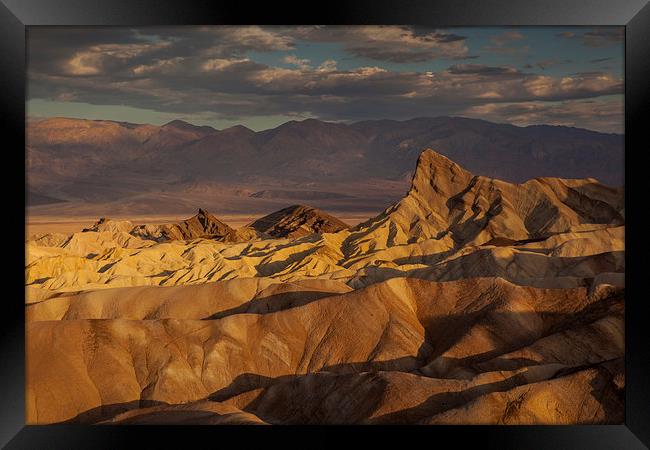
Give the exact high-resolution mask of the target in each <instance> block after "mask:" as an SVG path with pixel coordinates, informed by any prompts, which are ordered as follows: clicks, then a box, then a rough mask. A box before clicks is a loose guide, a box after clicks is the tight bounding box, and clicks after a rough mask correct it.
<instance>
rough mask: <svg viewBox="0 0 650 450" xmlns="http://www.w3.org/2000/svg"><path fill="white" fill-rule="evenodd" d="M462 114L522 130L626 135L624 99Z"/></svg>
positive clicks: (499, 106) (494, 107)
mask: <svg viewBox="0 0 650 450" xmlns="http://www.w3.org/2000/svg"><path fill="white" fill-rule="evenodd" d="M462 114H463V115H465V116H467V117H475V118H483V119H487V120H492V121H495V122H507V123H512V124H515V125H519V126H528V125H535V124H548V125H563V126H571V127H580V128H591V129H597V130H601V131H604V132H610V133H623V131H624V130H623V114H624V113H623V102H622V100H621V99H616V100H580V101H571V102H569V101H565V102H561V103H544V102H522V103H487V104H484V105H477V106H472V107H470V108H467V109H466V110H465V111H463V113H462Z"/></svg>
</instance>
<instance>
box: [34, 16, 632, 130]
mask: <svg viewBox="0 0 650 450" xmlns="http://www.w3.org/2000/svg"><path fill="white" fill-rule="evenodd" d="M623 51H624V49H623V29H622V28H621V27H598V28H596V27H509V28H503V27H481V28H478V27H472V28H447V29H423V28H419V27H418V28H411V27H408V26H388V27H376V26H364V27H351V26H345V27H329V26H328V27H312V26H306V27H170V28H141V29H133V28H101V29H99V28H79V27H39V28H31V29H29V30H28V99H29V100H28V103H27V112H28V115H29V116H31V117H35V118H41V117H52V116H65V117H78V118H88V119H109V120H124V121H130V122H136V123H153V124H162V123H165V122H168V121H170V120H173V119H176V118H180V119H183V120H187V121H189V122H192V123H196V124H201V125H212V126H214V127H216V128H226V127H229V126H232V125H236V124H243V125H245V126H248V127H249V128H252V129H255V130H259V129H265V128H270V127H274V126H277V125H279V124H281V123H283V122H285V121H287V120H296V119H298V120H299V119H305V118H319V119H323V120H332V121H346V122H351V121H356V120H366V119H384V118H391V119H401V120H403V119H408V118H412V117H422V116H438V115H457V116H466V117H476V118H482V119H486V120H492V121H496V122H505V123H512V124H515V125H529V124H538V123H548V124H554V125H567V126H578V127H584V128H589V129H594V130H598V131H603V132H622V129H623V128H622V127H623V107H622V105H623V81H622V80H623V63H624V60H623V57H624V54H623Z"/></svg>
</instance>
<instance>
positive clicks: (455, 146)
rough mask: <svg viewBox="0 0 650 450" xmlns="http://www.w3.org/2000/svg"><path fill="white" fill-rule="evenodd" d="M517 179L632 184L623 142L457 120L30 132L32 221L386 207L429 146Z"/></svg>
mask: <svg viewBox="0 0 650 450" xmlns="http://www.w3.org/2000/svg"><path fill="white" fill-rule="evenodd" d="M428 147H430V148H435V149H436V150H437V151H438V152H439V153H440V154H442V155H445V156H447V157H449V158H451V159H452V160H454V161H455V162H457V163H459V164H461V165H462V166H464V167H466V168H467V169H468V170H470V171H472V172H473V173H476V174H479V175H483V176H488V177H493V178H499V179H503V180H506V181H510V182H517V183H519V182H523V181H526V180H528V179H532V178H536V177H562V178H587V177H591V178H595V179H597V180H599V181H600V182H602V183H605V184H608V185H610V186H613V187H616V186H622V185H623V182H624V176H623V160H624V146H623V136H622V135H616V134H602V133H597V132H593V131H588V130H584V129H577V128H567V127H556V126H545V125H542V126H529V127H517V126H513V125H505V124H496V123H491V122H487V121H483V120H475V119H466V118H459V117H437V118H420V119H412V120H407V121H391V120H375V121H364V122H357V123H352V124H344V123H331V122H323V121H319V120H315V119H308V120H303V121H300V122H297V121H290V122H287V123H285V124H283V125H280V126H278V127H276V128H274V129H270V130H264V131H259V132H255V131H252V130H250V129H248V128H245V127H243V126H235V127H232V128H228V129H224V130H216V129H213V128H211V127H208V126H200V127H199V126H194V125H191V124H189V123H186V122H182V121H179V120H175V121H172V122H170V123H167V124H165V125H162V126H154V125H136V124H130V123H124V122H112V121H101V120H98V121H95V120H80V119H65V118H52V119H45V120H32V121H30V122H29V123H28V126H27V181H28V192H27V204H28V205H30V214H34V215H48V214H49V215H52V214H65V215H68V216H69V215H88V216H95V217H96V216H99V215H103V214H110V215H123V216H124V215H134V214H153V213H156V214H167V213H173V214H178V213H182V214H187V213H189V212H191V211H195V210H196V209H197V208H199V207H205V208H208V209H210V210H213V211H215V212H217V213H221V214H223V213H241V212H243V211H245V212H246V213H251V212H255V213H257V212H264V213H269V212H272V211H274V210H277V209H280V208H281V207H286V206H288V205H290V204H295V203H303V204H310V205H311V206H315V207H318V208H323V209H327V210H330V211H352V210H354V211H372V212H377V211H381V210H382V209H384V208H385V207H387V206H389V205H390V204H391V203H393V202H395V201H397V200H399V199H400V198H401V197H402V196H403V194H404V192H405V191H406V190H407V189H408V187H409V180H410V179H411V177H412V175H413V167H414V165H415V162H416V160H417V158H418V156H419V154H420V153H421V151H422V150H423V149H424V148H428Z"/></svg>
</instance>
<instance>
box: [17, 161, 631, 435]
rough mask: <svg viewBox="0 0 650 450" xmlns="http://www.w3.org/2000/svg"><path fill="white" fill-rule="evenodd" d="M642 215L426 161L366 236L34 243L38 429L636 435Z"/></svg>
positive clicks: (247, 232) (33, 378)
mask: <svg viewBox="0 0 650 450" xmlns="http://www.w3.org/2000/svg"><path fill="white" fill-rule="evenodd" d="M624 217H625V210H624V202H623V190H622V189H615V188H611V187H608V186H606V185H604V184H601V183H599V182H598V181H596V180H595V179H591V178H586V179H560V178H536V179H533V180H530V181H527V182H525V183H522V184H514V183H509V182H505V181H500V180H497V179H493V178H488V177H484V176H475V175H473V174H472V173H470V172H469V171H467V170H465V169H463V168H462V167H460V166H459V165H458V164H456V163H454V162H453V161H451V160H449V159H447V158H446V157H444V156H442V155H440V154H438V153H436V152H434V151H433V150H425V151H424V152H423V153H422V154H421V155H420V158H419V160H418V162H417V168H416V170H415V173H414V175H413V179H412V182H411V187H410V189H409V191H408V193H407V194H406V196H405V197H404V198H402V199H401V200H400V201H398V202H397V203H395V204H394V205H393V206H390V207H389V208H387V209H386V210H385V211H384V212H382V213H381V214H379V215H378V216H376V217H374V218H372V219H370V220H367V221H365V222H363V223H360V224H356V225H355V224H354V223H346V221H345V220H341V218H337V217H334V215H333V214H327V213H325V212H322V211H319V210H317V209H314V208H310V207H306V206H300V205H297V206H291V207H287V208H284V209H282V210H280V211H278V212H277V213H273V214H270V215H268V216H266V217H263V218H259V219H257V220H255V221H251V223H249V224H247V225H246V226H241V227H237V228H235V227H230V226H228V225H227V224H226V223H224V222H222V221H221V220H219V219H220V218H219V217H216V216H214V215H212V214H210V213H209V212H208V211H205V210H200V211H199V212H198V214H197V215H196V216H194V217H192V218H190V219H187V220H184V221H179V222H176V223H167V224H159V223H146V224H141V223H142V222H135V221H134V222H129V221H124V220H110V219H102V220H99V221H98V222H97V223H96V224H94V225H89V226H87V227H86V228H85V230H84V231H81V230H78V231H77V232H72V230H71V231H70V234H67V233H54V232H46V233H40V234H37V235H31V236H30V239H29V240H28V241H27V242H26V272H25V277H26V305H25V307H26V320H27V327H26V328H27V332H26V333H27V345H26V347H27V348H26V352H27V355H26V357H27V384H26V391H27V393H26V396H27V400H26V401H27V403H26V405H27V422H28V423H31V424H37V423H38V424H49V423H57V422H74V423H87V424H96V423H119V424H160V423H162V424H313V423H319V424H320V423H323V424H335V423H345V424H531V423H535V424H538V423H539V424H585V423H621V422H622V421H623V417H624V402H623V398H624V396H623V392H624V386H625V380H624V370H623V369H624V367H623V356H624V271H625V267H624V264H625V258H624V251H625V247H624V234H625V219H624ZM344 219H345V218H344ZM349 225H354V226H352V227H349Z"/></svg>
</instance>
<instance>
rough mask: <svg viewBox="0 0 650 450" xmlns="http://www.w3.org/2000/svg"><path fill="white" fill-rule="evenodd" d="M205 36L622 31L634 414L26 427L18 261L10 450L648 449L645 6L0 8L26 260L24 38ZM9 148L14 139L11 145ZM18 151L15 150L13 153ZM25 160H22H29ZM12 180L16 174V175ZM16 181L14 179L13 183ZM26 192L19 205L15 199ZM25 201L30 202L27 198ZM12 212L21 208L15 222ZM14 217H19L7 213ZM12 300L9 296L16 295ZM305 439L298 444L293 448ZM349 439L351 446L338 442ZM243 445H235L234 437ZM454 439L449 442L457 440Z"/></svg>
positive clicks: (0, 86)
mask: <svg viewBox="0 0 650 450" xmlns="http://www.w3.org/2000/svg"><path fill="white" fill-rule="evenodd" d="M182 24H187V25H201V24H412V25H430V26H519V25H526V26H538V25H539V26H543V25H556V26H562V25H623V26H625V27H626V33H625V35H626V41H625V55H626V57H625V146H626V152H625V153H626V154H625V173H626V189H625V203H626V209H627V216H628V217H627V220H626V222H627V224H626V230H627V232H626V266H627V268H626V286H627V299H628V301H627V304H626V315H625V318H626V320H625V326H626V328H625V330H626V340H625V343H626V357H625V359H626V387H625V400H626V414H625V424H624V425H597V426H443V427H440V426H438V427H406V429H405V427H309V428H301V427H259V428H258V427H255V428H254V429H253V428H248V427H246V428H243V427H212V428H210V427H181V428H179V427H151V426H150V427H128V426H117V427H115V426H113V427H109V426H104V427H88V426H80V425H76V426H73V425H46V426H25V418H24V416H25V405H24V394H25V386H24V375H25V359H24V358H25V356H24V350H25V342H24V332H25V321H24V302H23V303H21V300H20V298H21V296H22V295H24V281H23V277H24V272H21V271H22V269H21V268H20V267H19V264H18V260H19V259H20V256H16V257H14V258H12V259H11V261H13V262H11V261H10V263H9V267H8V268H7V271H5V273H7V274H11V275H10V276H8V279H7V280H6V283H5V285H10V286H11V287H15V291H14V290H13V289H12V290H5V291H4V292H5V293H6V295H4V296H3V297H5V298H4V299H3V309H2V311H3V312H4V314H2V315H1V320H2V326H0V335H1V336H0V365H1V366H2V369H1V370H2V372H1V373H2V375H1V377H2V382H1V383H0V410H1V415H2V420H1V421H0V444H1V445H6V448H30V449H33V448H68V449H70V448H121V447H124V446H128V444H130V443H132V442H134V439H136V435H137V438H146V439H147V441H146V442H147V444H146V445H147V446H148V447H154V446H156V445H161V446H162V448H167V447H169V446H171V445H172V444H173V443H175V442H179V443H182V445H184V446H187V445H196V444H197V441H196V440H197V439H209V441H207V442H211V443H212V444H213V445H219V444H222V443H223V444H224V445H228V444H227V443H226V442H227V441H225V440H224V439H225V437H226V436H227V437H229V438H230V437H235V438H237V439H238V440H239V444H238V445H245V446H248V444H247V443H248V442H249V440H250V439H253V438H256V439H262V440H266V439H269V438H271V437H276V436H278V435H279V434H282V435H283V439H285V440H286V439H291V440H290V441H285V442H289V443H290V442H291V441H294V442H301V443H302V445H313V443H316V444H325V443H328V444H330V445H335V444H336V443H338V442H342V443H344V442H345V441H342V439H347V437H351V435H361V436H359V437H360V438H362V439H365V441H362V442H365V443H366V444H368V445H372V444H373V443H383V444H393V445H395V444H402V445H404V444H407V445H413V444H412V440H413V439H414V438H415V439H423V440H424V442H425V443H427V442H428V443H429V445H431V444H434V445H435V444H436V443H441V444H442V443H444V442H445V441H447V442H453V445H454V446H455V447H460V448H463V447H464V446H466V445H468V444H473V445H476V446H480V447H481V448H486V447H487V448H517V449H532V448H540V449H546V448H548V449H567V448H589V449H633V448H647V446H650V381H649V380H650V347H648V343H649V342H650V339H649V333H648V328H649V327H648V326H647V325H646V323H645V322H646V321H647V316H646V315H645V314H644V312H645V311H644V310H645V307H644V303H646V300H645V299H644V298H643V295H642V294H643V285H642V281H641V277H642V276H643V275H642V271H643V270H644V268H645V267H644V264H643V260H642V258H643V255H644V250H645V249H644V248H643V247H644V245H645V242H644V239H643V236H642V234H641V233H642V231H641V229H642V227H643V226H644V225H645V223H646V222H644V220H643V218H642V216H643V214H644V211H643V208H644V206H643V198H642V196H643V195H644V192H645V191H647V187H644V186H643V185H642V184H641V183H642V182H643V176H644V173H643V172H642V171H643V170H646V169H645V167H646V166H645V165H644V164H643V158H644V156H645V155H644V151H647V150H648V142H650V141H649V140H648V137H649V136H648V128H650V127H649V125H650V121H648V115H647V114H646V113H645V111H644V109H648V105H650V4H649V3H648V2H647V1H646V0H628V1H620V0H619V1H617V2H615V1H611V0H550V1H549V0H547V1H541V0H537V1H522V0H484V1H480V0H455V1H444V2H443V1H416V0H401V1H399V2H395V1H393V2H391V1H389V0H375V1H371V0H356V1H350V0H348V1H339V0H328V1H326V2H322V3H321V4H316V3H313V2H305V3H302V4H293V3H289V2H287V3H284V4H277V3H276V2H265V3H260V4H259V5H258V4H252V3H250V2H209V1H188V0H185V1H178V0H176V1H174V0H140V1H137V0H131V1H129V0H111V1H100V0H57V1H48V0H0V45H1V47H2V48H1V49H0V98H1V103H0V104H1V108H2V117H1V118H0V123H1V124H2V125H1V126H2V127H3V134H2V136H3V138H4V142H6V143H7V145H6V146H5V147H4V152H3V153H2V155H3V159H2V161H3V162H4V163H5V164H4V171H3V172H2V173H3V175H4V176H2V180H3V183H4V190H3V191H2V192H4V193H5V195H6V197H8V200H11V201H12V202H11V203H10V205H7V210H6V212H5V214H4V216H5V220H4V223H3V225H5V227H8V229H7V231H5V233H6V234H5V236H9V237H7V238H6V239H7V241H10V242H11V243H12V244H15V250H16V254H17V255H21V254H22V255H23V257H24V239H23V240H20V239H18V236H22V237H23V238H24V232H25V228H24V226H25V225H24V221H23V218H22V217H20V214H18V211H19V210H20V209H21V208H24V205H25V202H24V200H25V199H24V197H23V196H21V195H20V194H19V192H20V190H18V189H17V187H16V186H17V183H20V180H21V179H22V180H23V182H24V178H23V177H24V174H25V172H24V170H23V169H24V166H21V165H24V163H25V159H24V153H23V152H24V149H25V97H26V91H25V88H26V81H25V63H26V61H25V35H26V33H25V30H26V27H29V26H39V25H100V26H108V25H127V26H131V25H133V26H135V25H138V26H145V25H182ZM9 138H11V139H9ZM9 142H11V144H9ZM21 149H22V150H21ZM13 172H15V173H13ZM16 174H17V180H16V177H15V176H7V175H16ZM16 193H18V194H16ZM23 193H24V191H23ZM11 208H15V210H14V211H11ZM10 211H11V212H10ZM10 292H11V294H10ZM295 433H299V434H300V435H301V436H300V437H297V436H296V437H294V434H295ZM341 433H343V434H345V435H346V437H345V438H344V437H342V436H340V434H341ZM233 435H236V436H233ZM450 440H451V441H450Z"/></svg>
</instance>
